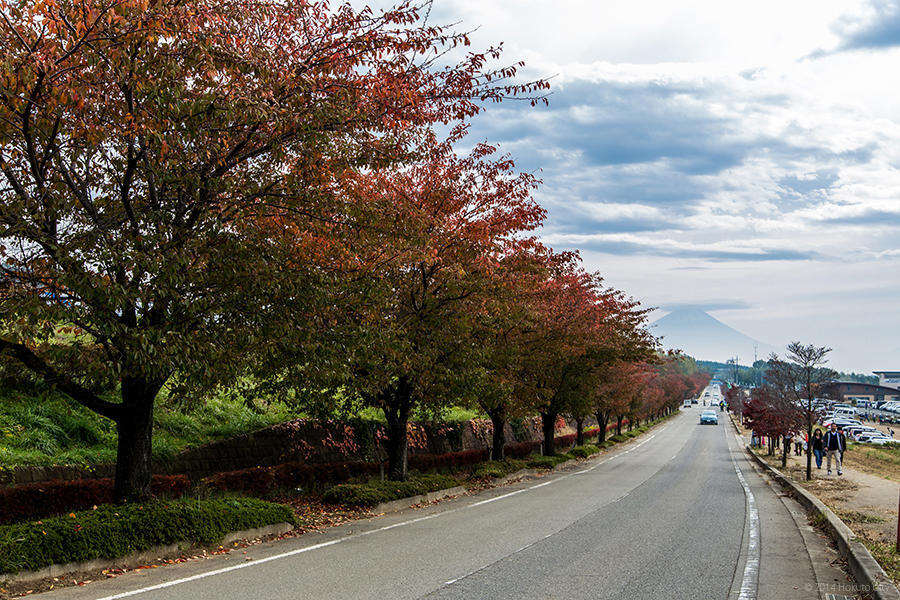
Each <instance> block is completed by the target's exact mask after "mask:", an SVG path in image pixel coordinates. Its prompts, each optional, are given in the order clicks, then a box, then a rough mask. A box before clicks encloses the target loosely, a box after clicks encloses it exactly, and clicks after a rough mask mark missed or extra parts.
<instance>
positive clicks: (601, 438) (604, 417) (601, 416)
mask: <svg viewBox="0 0 900 600" xmlns="http://www.w3.org/2000/svg"><path fill="white" fill-rule="evenodd" d="M594 416H595V417H597V426H598V427H600V433H598V434H597V444H602V443H603V442H605V441H606V425H607V424H608V423H609V413H605V412H602V411H597V412H595V413H594Z"/></svg>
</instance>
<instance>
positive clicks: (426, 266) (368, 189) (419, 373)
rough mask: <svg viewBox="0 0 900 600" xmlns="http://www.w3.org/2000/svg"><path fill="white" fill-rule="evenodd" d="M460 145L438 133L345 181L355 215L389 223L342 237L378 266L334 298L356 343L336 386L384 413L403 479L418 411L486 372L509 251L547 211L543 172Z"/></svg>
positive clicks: (349, 346) (339, 367) (393, 460)
mask: <svg viewBox="0 0 900 600" xmlns="http://www.w3.org/2000/svg"><path fill="white" fill-rule="evenodd" d="M458 142H459V139H458V137H457V136H456V135H453V136H451V137H450V138H449V139H448V140H446V141H443V142H438V141H437V140H436V139H432V140H431V144H430V145H429V146H424V147H422V148H420V151H419V152H418V153H417V158H416V160H415V161H413V162H411V163H410V164H408V165H400V166H397V167H393V168H384V169H377V170H373V171H370V172H367V173H359V174H357V176H355V177H353V178H349V179H348V180H347V181H346V182H344V184H343V190H344V194H345V195H346V197H347V199H348V202H350V203H351V204H352V205H354V206H356V207H357V210H356V218H359V219H361V223H362V224H365V223H377V224H379V225H380V226H379V227H363V226H360V227H357V226H355V225H353V224H349V225H348V226H347V227H345V228H343V229H342V233H341V234H340V235H342V236H345V235H346V236H348V237H347V244H348V247H349V248H351V250H352V252H353V255H354V257H359V258H360V262H361V263H362V264H366V265H368V266H367V267H366V268H364V269H361V270H360V271H359V272H357V273H356V274H355V275H354V276H353V278H352V279H353V281H352V282H348V283H347V286H348V287H347V289H348V290H351V291H352V293H348V294H347V296H346V297H345V298H343V299H336V300H335V302H334V306H333V308H334V322H335V326H334V327H333V328H332V331H331V333H329V334H326V335H325V339H328V336H329V335H336V334H337V335H344V336H345V337H344V340H345V343H342V344H341V346H342V348H343V349H344V352H343V354H342V355H340V356H336V357H335V358H336V359H337V361H336V363H340V364H335V368H334V370H333V371H334V374H335V375H337V376H338V377H337V379H336V380H335V381H334V382H333V383H332V385H331V387H332V389H334V390H335V391H337V390H338V389H340V390H343V393H342V396H343V397H344V398H345V399H346V400H348V401H350V402H351V403H352V402H354V401H356V402H357V403H361V404H363V405H365V406H369V407H374V408H377V409H381V410H382V411H383V412H384V415H385V418H386V421H387V428H386V429H387V440H386V442H387V457H388V463H389V464H388V467H389V468H388V473H389V476H390V477H391V478H392V479H405V478H406V476H407V426H408V422H409V419H410V415H411V414H412V413H413V412H414V411H416V410H419V411H426V412H431V413H437V412H439V411H440V410H441V409H442V408H444V407H446V406H448V405H449V404H451V403H454V402H457V401H459V400H460V399H463V398H464V397H465V396H466V395H467V392H468V391H469V390H466V389H464V387H463V386H464V385H466V384H469V383H471V382H473V381H474V380H476V379H477V373H478V371H480V370H481V369H482V368H483V361H482V356H483V354H484V348H483V347H482V346H481V345H480V344H478V343H477V339H476V335H477V334H478V332H479V331H480V330H481V328H482V326H483V324H484V322H485V320H486V319H489V318H491V316H492V314H494V313H496V311H497V303H496V300H495V299H494V294H495V292H496V291H497V288H498V283H499V282H500V281H501V280H502V278H503V277H504V276H505V275H504V272H505V271H506V270H507V268H508V266H507V262H508V261H507V258H508V256H509V255H511V254H514V253H515V252H516V251H517V248H518V247H519V246H520V245H521V241H520V236H522V235H523V233H525V232H527V231H529V230H531V229H533V228H535V227H536V226H538V225H539V224H540V222H541V221H542V219H543V217H544V211H543V209H541V208H540V206H539V205H538V204H537V203H536V202H535V201H534V199H533V198H532V195H531V192H532V189H533V187H534V185H535V183H536V181H535V179H534V177H533V176H531V175H529V174H523V173H518V172H516V171H515V169H514V164H513V162H512V161H511V160H510V159H509V157H506V156H499V155H497V153H496V149H495V148H493V147H491V146H488V145H485V144H478V145H476V146H475V148H474V149H473V150H472V151H471V152H470V153H469V154H467V155H465V156H460V155H458V154H457V152H456V150H455V145H456V144H457V143H458ZM366 213H371V214H370V215H368V216H367V215H366ZM342 332H343V333H342ZM307 371H308V368H307V365H305V364H303V363H297V369H296V370H295V371H294V373H292V375H291V377H292V378H294V379H295V380H296V381H297V382H298V383H299V384H301V385H302V383H303V381H304V380H305V379H306V377H307ZM484 383H486V382H484ZM494 393H501V394H502V393H503V390H502V386H501V388H499V389H495V390H494Z"/></svg>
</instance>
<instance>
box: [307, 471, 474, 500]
mask: <svg viewBox="0 0 900 600" xmlns="http://www.w3.org/2000/svg"><path fill="white" fill-rule="evenodd" d="M457 485H459V482H458V481H456V480H455V479H453V478H452V477H448V476H447V475H438V474H433V473H432V474H426V475H410V477H409V479H407V480H406V481H390V480H385V481H381V480H378V479H376V480H373V481H370V482H368V483H346V484H341V485H336V486H334V487H332V488H330V489H328V490H327V491H326V492H325V494H323V495H322V500H323V501H325V502H327V503H329V504H349V505H352V506H375V505H376V504H380V503H382V502H390V501H391V500H400V499H401V498H409V497H410V496H419V495H421V494H427V493H428V492H436V491H438V490H444V489H447V488H451V487H456V486H457Z"/></svg>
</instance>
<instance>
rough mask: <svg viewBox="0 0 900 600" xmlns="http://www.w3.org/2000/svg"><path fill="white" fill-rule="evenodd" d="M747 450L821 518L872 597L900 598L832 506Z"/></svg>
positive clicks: (808, 509)
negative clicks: (832, 509) (829, 506)
mask: <svg viewBox="0 0 900 600" xmlns="http://www.w3.org/2000/svg"><path fill="white" fill-rule="evenodd" d="M744 450H745V451H746V452H747V454H749V455H750V457H751V458H752V459H753V461H754V462H756V463H757V464H758V465H760V466H761V467H762V468H763V469H765V470H766V471H768V472H769V474H770V475H772V477H773V478H774V479H775V480H776V481H777V482H778V483H779V484H780V485H781V487H783V488H785V489H787V490H788V491H789V492H790V493H791V495H793V496H794V498H795V499H796V500H797V501H798V502H799V503H800V504H801V505H803V507H804V508H805V509H806V511H807V512H808V513H809V514H810V515H812V516H813V517H814V518H815V519H816V520H817V521H820V520H821V522H822V525H823V526H824V527H825V530H826V531H827V532H828V535H829V536H830V537H831V539H833V540H834V542H835V544H837V547H838V552H839V553H840V555H841V557H843V558H845V559H846V560H847V567H848V568H849V569H850V574H851V575H853V578H854V579H856V582H857V583H858V584H860V586H862V587H863V590H864V591H866V592H867V593H869V594H871V595H872V598H875V599H876V600H900V591H898V590H897V587H896V586H895V585H894V583H893V582H892V581H891V579H890V577H888V576H887V573H885V572H884V569H882V568H881V565H879V564H878V562H877V561H876V560H875V559H874V558H873V557H872V554H871V553H870V552H869V550H868V548H866V547H865V546H864V545H863V544H862V543H860V542H858V541H857V539H856V534H855V533H853V531H851V529H850V528H849V527H847V525H846V524H845V523H844V522H843V521H841V520H840V519H839V518H838V516H837V515H835V514H834V513H833V512H832V511H831V509H830V508H828V507H827V506H825V504H824V503H823V502H822V501H821V500H819V499H818V498H816V497H815V496H813V495H812V494H810V493H809V492H808V491H806V490H805V489H804V488H803V487H801V486H799V485H797V484H796V483H794V482H793V481H792V480H791V479H790V478H788V477H787V476H785V475H784V474H783V473H782V472H781V471H779V470H778V469H776V468H775V467H773V466H772V465H770V464H769V463H767V462H766V461H764V460H763V459H762V458H760V457H759V456H757V455H756V453H755V452H753V450H751V449H750V447H749V446H744Z"/></svg>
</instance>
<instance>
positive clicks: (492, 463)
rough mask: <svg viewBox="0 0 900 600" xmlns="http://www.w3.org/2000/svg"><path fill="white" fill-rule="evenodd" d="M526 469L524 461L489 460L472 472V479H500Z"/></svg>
mask: <svg viewBox="0 0 900 600" xmlns="http://www.w3.org/2000/svg"><path fill="white" fill-rule="evenodd" d="M525 467H526V464H525V461H524V460H516V459H514V458H504V459H503V460H488V461H485V462H483V463H481V464H479V465H478V466H476V467H475V469H474V470H473V471H472V477H474V478H476V479H483V478H485V477H490V478H493V479H498V478H500V477H504V476H506V475H509V474H511V473H515V472H516V471H521V470H522V469H524V468H525Z"/></svg>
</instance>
